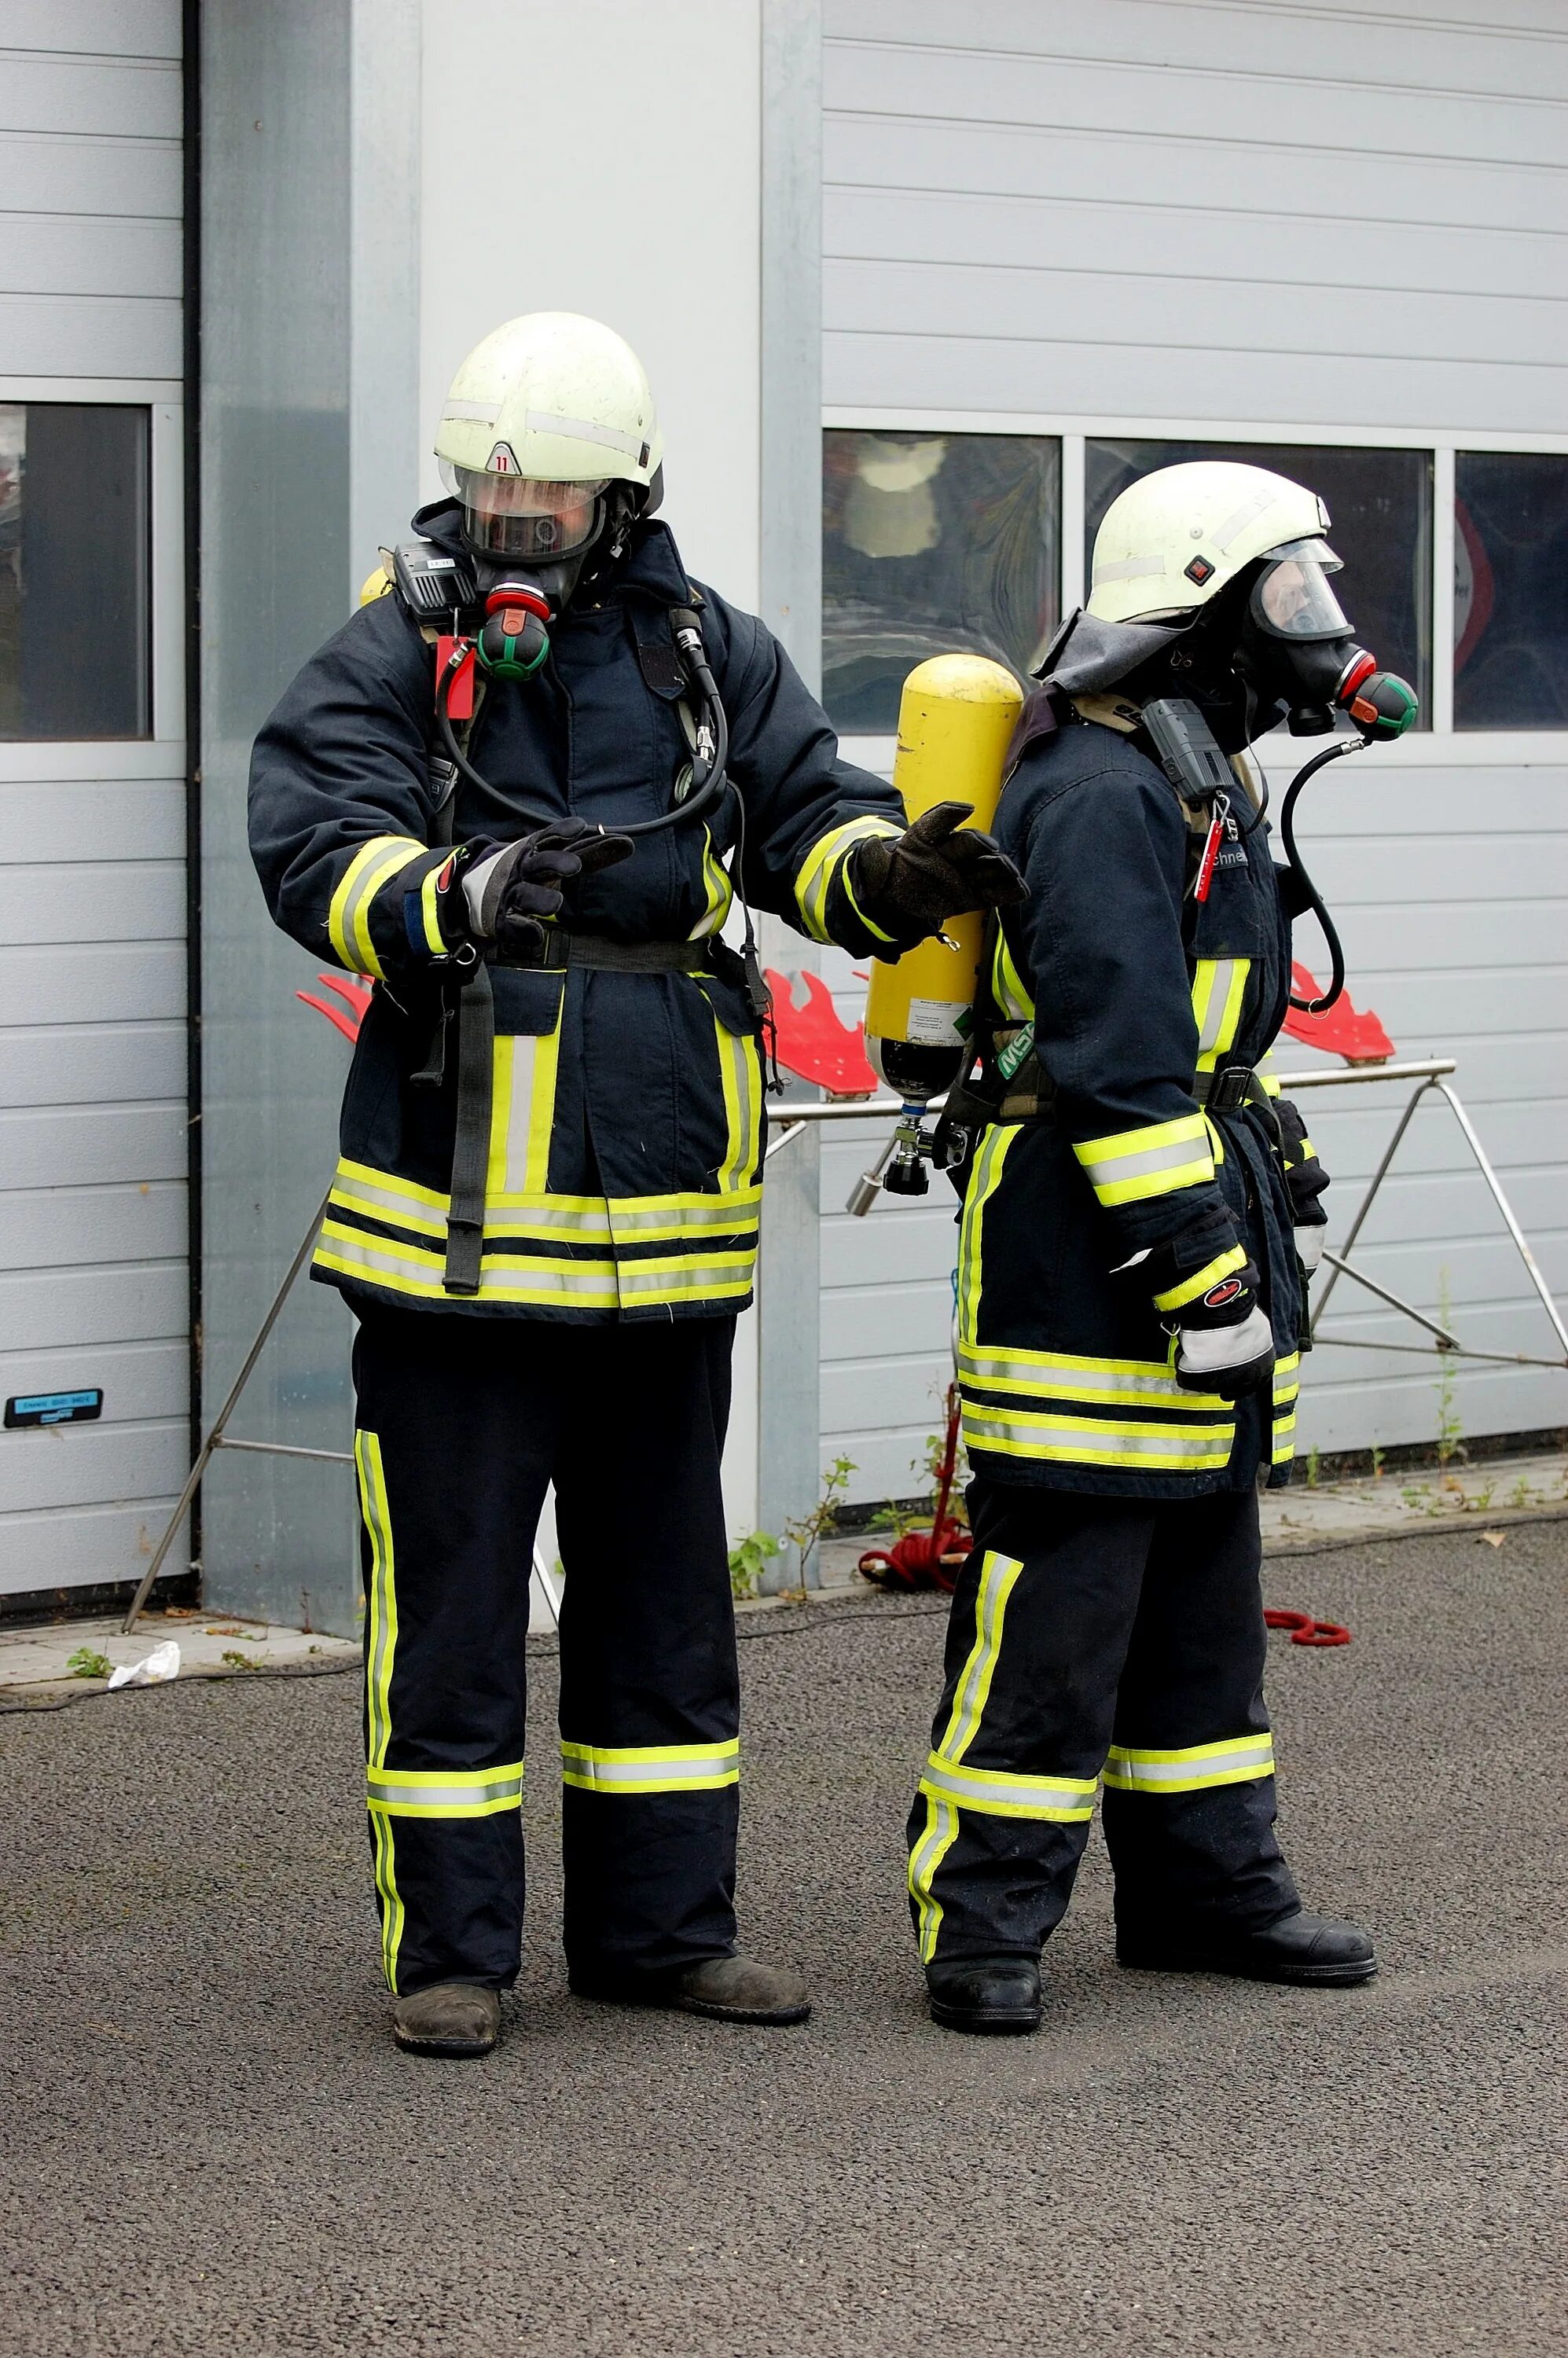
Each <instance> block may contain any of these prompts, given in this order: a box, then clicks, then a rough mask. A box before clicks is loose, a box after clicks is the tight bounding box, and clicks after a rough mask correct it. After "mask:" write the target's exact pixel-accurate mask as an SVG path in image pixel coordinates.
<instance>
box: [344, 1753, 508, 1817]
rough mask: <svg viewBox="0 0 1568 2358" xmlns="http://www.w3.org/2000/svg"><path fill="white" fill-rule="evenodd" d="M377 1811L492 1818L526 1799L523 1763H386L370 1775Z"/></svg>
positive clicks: (370, 1800) (370, 1799) (370, 1797)
mask: <svg viewBox="0 0 1568 2358" xmlns="http://www.w3.org/2000/svg"><path fill="white" fill-rule="evenodd" d="M365 1801H366V1803H367V1805H368V1806H369V1808H370V1809H372V1810H373V1811H381V1812H384V1813H385V1814H386V1815H387V1816H389V1817H395V1818H492V1817H495V1816H497V1815H498V1814H499V1813H500V1812H503V1811H505V1810H515V1809H519V1808H521V1806H522V1801H523V1763H522V1762H521V1760H511V1761H508V1762H506V1763H505V1764H504V1765H503V1766H502V1767H500V1768H381V1769H372V1770H370V1771H369V1772H368V1773H367V1776H366V1779H365Z"/></svg>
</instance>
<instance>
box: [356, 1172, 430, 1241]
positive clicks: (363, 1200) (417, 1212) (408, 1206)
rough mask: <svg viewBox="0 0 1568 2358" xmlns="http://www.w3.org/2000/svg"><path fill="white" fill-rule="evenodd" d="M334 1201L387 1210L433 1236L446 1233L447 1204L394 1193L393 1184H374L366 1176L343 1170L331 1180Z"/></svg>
mask: <svg viewBox="0 0 1568 2358" xmlns="http://www.w3.org/2000/svg"><path fill="white" fill-rule="evenodd" d="M332 1195H333V1199H334V1201H340V1200H341V1202H342V1203H343V1205H344V1206H361V1207H362V1209H364V1210H365V1211H367V1212H384V1213H385V1214H386V1215H387V1217H388V1218H390V1219H392V1220H400V1221H401V1222H402V1224H403V1226H404V1227H405V1228H422V1229H427V1230H428V1231H429V1233H430V1234H431V1235H432V1236H445V1235H446V1233H447V1204H446V1199H445V1197H443V1198H442V1200H441V1202H440V1203H439V1205H436V1204H416V1203H413V1202H411V1201H410V1200H409V1198H408V1197H407V1196H406V1195H395V1194H394V1192H393V1190H392V1189H391V1188H390V1187H373V1186H371V1184H369V1182H368V1181H367V1180H364V1179H351V1178H345V1177H344V1176H343V1174H341V1172H340V1173H339V1174H338V1176H337V1178H336V1179H334V1180H333V1182H332Z"/></svg>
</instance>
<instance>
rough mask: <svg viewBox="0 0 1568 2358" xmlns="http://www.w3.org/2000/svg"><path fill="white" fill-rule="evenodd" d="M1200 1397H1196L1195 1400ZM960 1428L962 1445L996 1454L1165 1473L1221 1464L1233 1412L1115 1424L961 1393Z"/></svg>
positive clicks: (1230, 1434)
mask: <svg viewBox="0 0 1568 2358" xmlns="http://www.w3.org/2000/svg"><path fill="white" fill-rule="evenodd" d="M1204 1398H1205V1396H1203V1395H1199V1396H1197V1401H1198V1405H1200V1406H1202V1405H1203V1402H1204ZM963 1430H964V1444H965V1446H966V1448H968V1449H970V1450H980V1451H983V1452H986V1453H988V1454H989V1455H996V1456H1001V1457H1032V1458H1040V1459H1043V1460H1044V1459H1049V1460H1054V1461H1057V1462H1060V1463H1062V1464H1065V1465H1072V1466H1135V1467H1137V1468H1139V1469H1140V1470H1141V1471H1142V1472H1144V1473H1171V1474H1199V1473H1207V1472H1211V1471H1212V1470H1213V1469H1214V1468H1215V1467H1217V1466H1224V1465H1225V1464H1226V1463H1227V1459H1228V1458H1229V1455H1230V1448H1231V1444H1232V1442H1233V1441H1234V1439H1235V1435H1236V1426H1235V1419H1234V1417H1229V1418H1227V1420H1226V1421H1225V1422H1223V1423H1217V1424H1143V1423H1136V1424H1119V1423H1115V1422H1111V1420H1109V1419H1108V1418H1104V1419H1102V1418H1098V1417H1077V1416H1072V1415H1069V1414H1067V1413H1066V1412H1064V1411H1057V1412H1055V1413H1054V1414H1047V1413H1045V1412H1043V1411H1039V1410H1034V1409H1024V1408H991V1407H989V1406H987V1405H986V1404H985V1403H984V1402H983V1401H974V1400H970V1399H968V1397H967V1396H966V1398H965V1401H964V1412H963Z"/></svg>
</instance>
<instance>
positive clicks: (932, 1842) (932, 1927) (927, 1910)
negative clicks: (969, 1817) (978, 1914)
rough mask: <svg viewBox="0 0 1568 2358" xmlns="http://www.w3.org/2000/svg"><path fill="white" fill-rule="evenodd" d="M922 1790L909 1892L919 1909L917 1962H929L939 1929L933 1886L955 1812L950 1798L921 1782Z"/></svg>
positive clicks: (951, 1840) (953, 1830)
mask: <svg viewBox="0 0 1568 2358" xmlns="http://www.w3.org/2000/svg"><path fill="white" fill-rule="evenodd" d="M921 1790H922V1792H924V1793H925V1829H924V1831H923V1832H922V1833H921V1834H920V1836H919V1839H918V1840H917V1841H916V1843H915V1844H914V1849H913V1850H912V1851H911V1852H910V1854H909V1896H910V1898H912V1899H913V1900H914V1905H915V1908H916V1909H917V1911H918V1918H919V1942H920V1962H921V1963H922V1964H925V1965H928V1964H929V1963H931V1960H932V1958H933V1957H934V1956H935V1953H936V1935H937V1934H938V1932H939V1931H941V1929H942V1902H941V1901H940V1900H939V1899H938V1898H936V1897H935V1892H934V1889H933V1887H934V1885H935V1879H936V1873H937V1870H938V1868H939V1867H940V1866H941V1865H942V1862H943V1860H944V1859H945V1858H946V1855H947V1853H948V1852H949V1851H950V1850H951V1849H952V1847H953V1844H955V1843H956V1842H957V1839H958V1812H957V1810H956V1809H955V1808H954V1807H953V1804H952V1802H951V1801H943V1800H942V1799H941V1798H940V1797H939V1796H938V1795H937V1794H935V1793H932V1792H929V1791H926V1789H925V1785H924V1784H922V1786H921Z"/></svg>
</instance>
